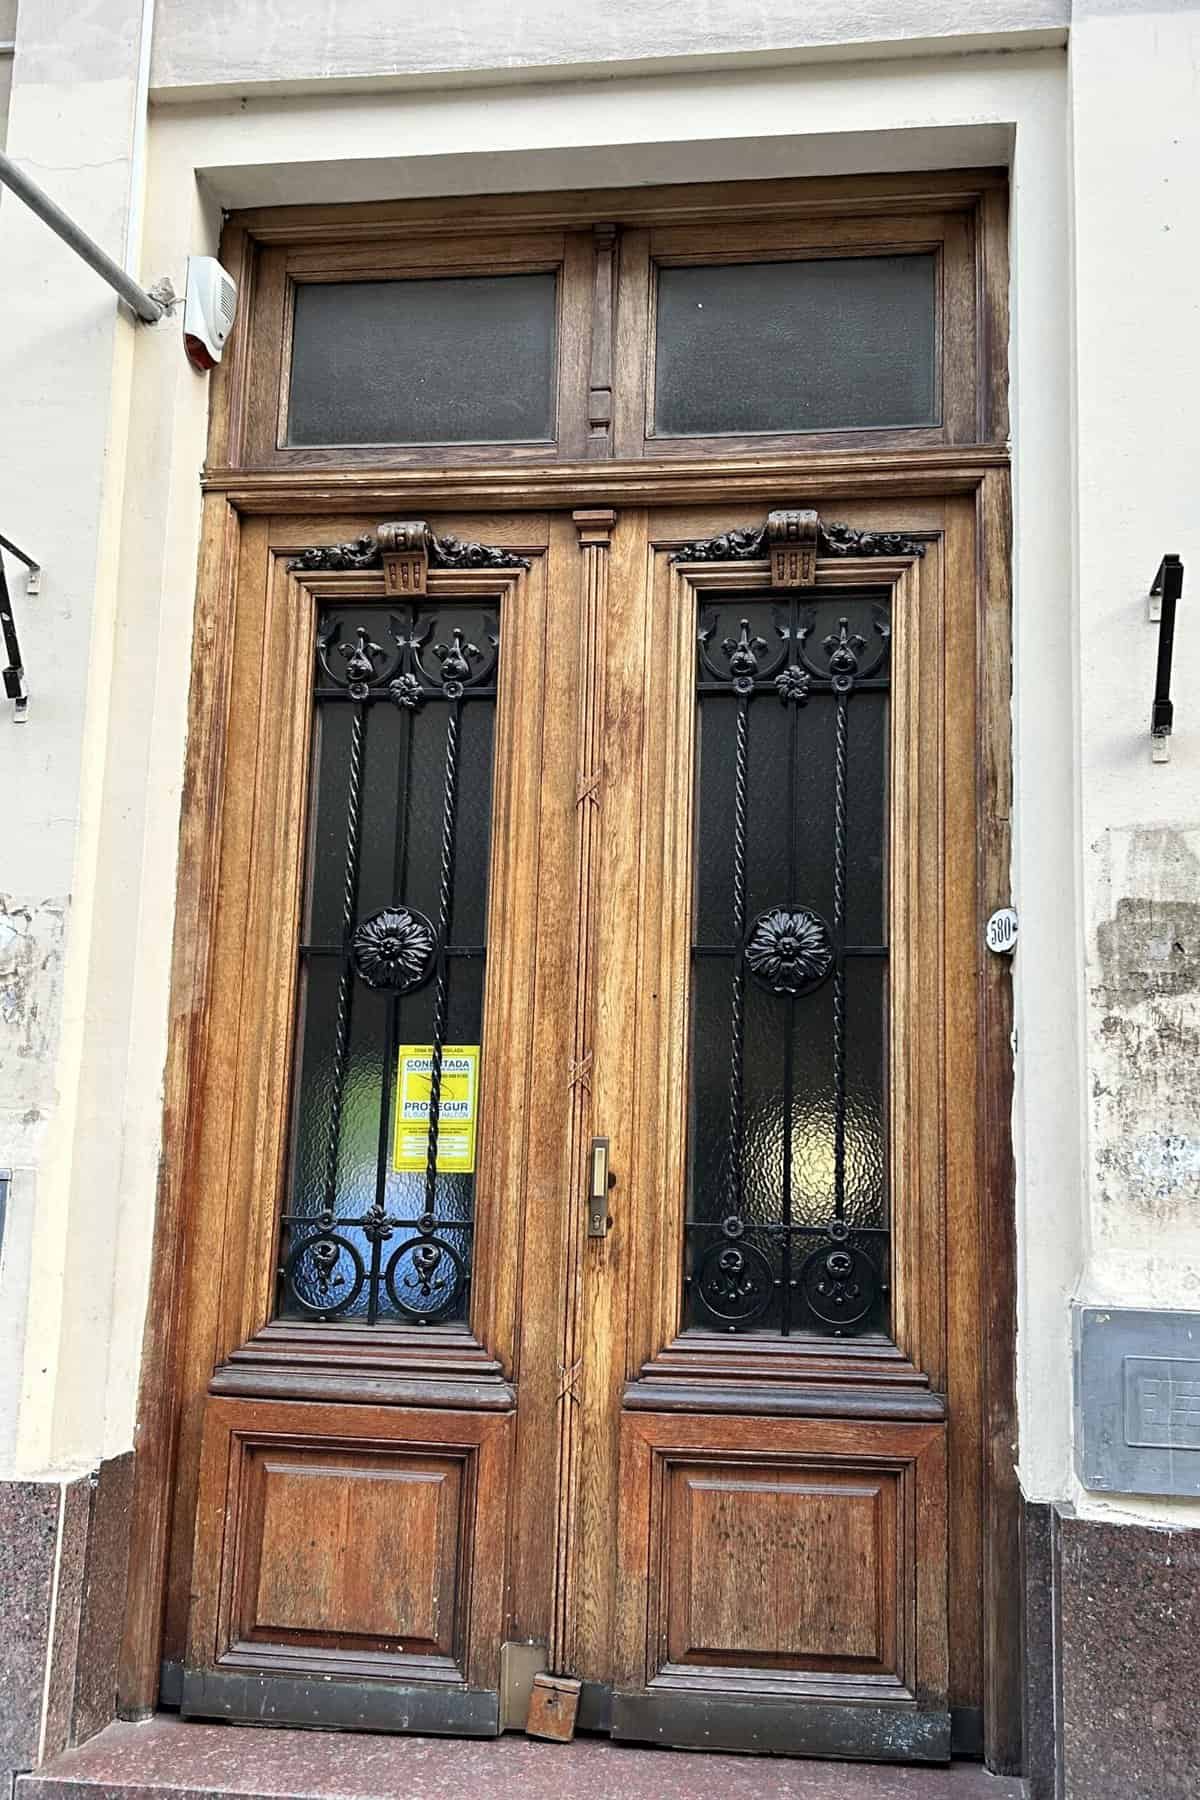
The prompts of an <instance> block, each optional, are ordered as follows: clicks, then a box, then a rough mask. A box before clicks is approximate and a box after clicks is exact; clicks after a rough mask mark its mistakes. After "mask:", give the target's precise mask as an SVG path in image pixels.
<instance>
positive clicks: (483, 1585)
mask: <svg viewBox="0 0 1200 1800" xmlns="http://www.w3.org/2000/svg"><path fill="white" fill-rule="evenodd" d="M511 1437H512V1415H511V1414H500V1415H497V1414H471V1413H462V1412H452V1411H448V1410H447V1411H440V1410H439V1411H429V1410H417V1409H413V1408H400V1407H379V1406H346V1405H323V1404H309V1403H306V1402H301V1401H278V1400H267V1401H264V1400H249V1399H213V1400H212V1401H210V1403H209V1406H208V1409H207V1413H206V1416H205V1430H204V1445H203V1454H202V1460H201V1468H200V1496H199V1505H198V1509H197V1516H196V1543H195V1561H194V1580H195V1589H196V1593H195V1601H194V1604H193V1607H192V1612H191V1618H190V1624H189V1633H188V1648H187V1655H186V1666H187V1669H188V1670H189V1672H191V1673H192V1674H194V1675H196V1676H197V1677H201V1676H203V1675H205V1673H208V1674H214V1675H219V1674H220V1673H221V1672H222V1671H225V1672H227V1673H230V1674H232V1673H234V1672H237V1671H239V1670H257V1671H259V1672H261V1673H262V1674H263V1675H264V1677H267V1678H275V1677H278V1678H283V1677H285V1676H286V1677H289V1678H290V1677H303V1678H309V1679H313V1678H317V1679H324V1680H328V1681H330V1682H337V1681H339V1680H347V1679H359V1680H361V1679H364V1678H370V1679H375V1680H383V1681H392V1682H396V1681H407V1682H410V1683H412V1682H416V1683H421V1682H430V1681H433V1682H443V1683H444V1682H446V1681H454V1682H458V1683H460V1684H461V1683H463V1682H467V1683H469V1684H470V1685H471V1686H472V1687H473V1688H475V1689H477V1690H487V1689H492V1690H494V1689H495V1688H496V1686H497V1683H498V1680H499V1642H500V1636H501V1626H502V1613H503V1604H504V1585H505V1566H504V1562H505V1559H504V1553H503V1546H504V1544H505V1543H506V1541H507V1536H508V1509H509V1488H510V1481H509V1477H510V1454H511ZM202 1687H203V1683H202V1682H201V1683H200V1688H202ZM191 1690H192V1691H193V1692H196V1691H199V1689H198V1688H197V1684H196V1683H195V1682H193V1683H191ZM192 1710H199V1708H198V1707H193V1708H192Z"/></svg>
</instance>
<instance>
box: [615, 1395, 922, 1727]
mask: <svg viewBox="0 0 1200 1800" xmlns="http://www.w3.org/2000/svg"><path fill="white" fill-rule="evenodd" d="M621 1488H622V1495H623V1500H624V1504H623V1507H622V1513H621V1540H620V1556H619V1564H620V1577H619V1596H620V1608H619V1613H620V1630H619V1645H618V1675H617V1682H616V1685H617V1687H618V1689H619V1690H620V1691H622V1692H624V1693H627V1694H632V1695H637V1694H641V1695H644V1696H653V1695H659V1696H660V1697H664V1698H662V1705H663V1706H666V1705H667V1701H666V1699H665V1696H666V1695H667V1694H668V1693H681V1692H701V1691H702V1692H704V1693H706V1694H708V1695H710V1696H713V1697H720V1696H722V1695H725V1696H734V1695H738V1694H742V1695H746V1694H755V1693H757V1694H763V1695H767V1694H770V1695H781V1694H790V1695H791V1696H792V1697H793V1698H794V1699H795V1700H796V1701H798V1702H799V1701H804V1700H810V1699H817V1698H819V1699H822V1700H830V1699H833V1698H837V1699H841V1700H844V1701H846V1700H856V1699H857V1700H862V1701H867V1700H870V1701H871V1702H872V1703H873V1704H878V1703H880V1702H882V1701H886V1702H887V1703H888V1704H889V1705H894V1706H896V1707H898V1708H902V1709H903V1708H906V1707H907V1708H910V1709H916V1710H920V1711H921V1712H922V1713H929V1712H931V1711H937V1710H939V1709H940V1710H941V1711H942V1712H943V1713H945V1712H946V1710H947V1705H948V1702H947V1667H948V1665H947V1635H946V1599H945V1583H946V1548H947V1522H946V1431H945V1427H944V1426H942V1425H935V1424H913V1425H905V1424H893V1423H890V1422H887V1423H885V1422H883V1421H853V1422H851V1421H842V1420H829V1419H786V1420H783V1419H774V1420H772V1419H763V1418H730V1417H707V1418H706V1417H689V1416H685V1415H679V1414H667V1413H662V1414H655V1413H641V1414H636V1413H626V1414H625V1415H624V1417H623V1419H622V1428H621ZM647 1705H649V1700H647ZM650 1710H651V1712H652V1711H653V1709H652V1708H651V1709H650Z"/></svg>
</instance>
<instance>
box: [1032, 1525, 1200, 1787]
mask: <svg viewBox="0 0 1200 1800" xmlns="http://www.w3.org/2000/svg"><path fill="white" fill-rule="evenodd" d="M1022 1561H1023V1579H1024V1591H1025V1633H1024V1656H1025V1772H1026V1778H1027V1781H1028V1784H1029V1794H1030V1800H1195V1797H1196V1796H1197V1795H1198V1794H1200V1709H1198V1708H1197V1705H1196V1694H1197V1692H1198V1691H1200V1531H1156V1530H1150V1529H1148V1528H1147V1527H1145V1526H1140V1525H1122V1524H1116V1523H1112V1522H1110V1521H1108V1520H1095V1519H1079V1518H1074V1517H1071V1516H1067V1515H1064V1514H1062V1513H1060V1512H1059V1511H1058V1510H1057V1509H1056V1508H1054V1507H1051V1506H1034V1505H1026V1507H1025V1509H1024V1518H1023V1557H1022Z"/></svg>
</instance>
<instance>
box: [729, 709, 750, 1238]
mask: <svg viewBox="0 0 1200 1800" xmlns="http://www.w3.org/2000/svg"><path fill="white" fill-rule="evenodd" d="M749 706H750V703H749V696H748V695H743V696H742V698H741V700H740V701H739V703H738V715H737V749H736V756H735V761H734V778H733V942H734V945H735V946H736V948H735V953H734V958H733V979H732V983H731V991H730V996H729V1038H730V1043H729V1178H728V1183H727V1186H726V1196H727V1199H728V1204H729V1213H730V1216H731V1217H737V1216H739V1215H740V1213H741V1210H742V1112H743V1076H742V1054H743V1039H744V1036H745V995H746V960H745V936H746V775H747V764H748V760H749V759H748V740H749V731H750V710H749Z"/></svg>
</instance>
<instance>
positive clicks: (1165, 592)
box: [1150, 553, 1183, 762]
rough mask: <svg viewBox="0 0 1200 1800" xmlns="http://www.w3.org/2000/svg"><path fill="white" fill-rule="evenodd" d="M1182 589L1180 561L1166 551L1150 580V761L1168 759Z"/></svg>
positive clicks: (1173, 721)
mask: <svg viewBox="0 0 1200 1800" xmlns="http://www.w3.org/2000/svg"><path fill="white" fill-rule="evenodd" d="M1182 592H1183V564H1182V562H1181V561H1180V560H1179V558H1178V556H1175V555H1174V554H1172V553H1168V554H1167V555H1166V556H1164V557H1163V559H1162V561H1161V562H1160V563H1159V565H1158V572H1157V574H1156V575H1155V577H1154V580H1153V581H1152V583H1151V584H1150V616H1151V618H1154V616H1155V602H1157V618H1158V667H1157V670H1156V671H1155V676H1154V703H1153V705H1152V706H1151V708H1150V756H1151V760H1152V761H1153V762H1169V761H1170V757H1171V744H1170V738H1171V731H1172V728H1173V726H1174V723H1175V708H1174V706H1173V705H1172V703H1171V659H1172V657H1173V655H1174V653H1175V607H1176V604H1177V603H1178V600H1179V596H1180V595H1181V594H1182Z"/></svg>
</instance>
